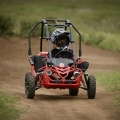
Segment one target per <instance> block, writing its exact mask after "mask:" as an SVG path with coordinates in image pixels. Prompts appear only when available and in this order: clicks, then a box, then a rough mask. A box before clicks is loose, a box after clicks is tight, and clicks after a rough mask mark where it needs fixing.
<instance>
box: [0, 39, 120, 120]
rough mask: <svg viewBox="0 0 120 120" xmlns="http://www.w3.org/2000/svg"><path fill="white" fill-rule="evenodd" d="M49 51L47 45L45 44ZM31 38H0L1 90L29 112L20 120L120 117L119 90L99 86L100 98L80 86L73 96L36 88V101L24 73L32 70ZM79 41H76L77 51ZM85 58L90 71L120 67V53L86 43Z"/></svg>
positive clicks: (35, 44) (35, 42) (118, 119)
mask: <svg viewBox="0 0 120 120" xmlns="http://www.w3.org/2000/svg"><path fill="white" fill-rule="evenodd" d="M32 44H33V48H34V51H33V53H36V54H37V53H38V51H39V46H38V45H39V41H38V38H36V39H35V38H33V40H32ZM44 46H45V47H44V50H45V51H46V50H47V48H46V44H44ZM27 49H28V45H27V39H20V38H11V39H2V38H0V63H1V65H0V90H2V91H5V92H7V93H9V94H11V95H13V96H15V97H16V99H17V103H18V105H17V107H18V108H20V109H23V110H24V111H25V112H24V113H23V114H22V115H21V117H20V120H61V119H62V120H73V119H74V120H120V115H119V113H117V112H116V111H115V109H116V108H115V107H114V106H113V105H112V106H111V105H110V104H112V102H114V97H115V96H116V94H117V93H110V92H106V91H105V90H104V89H103V88H102V87H101V86H97V93H96V98H95V99H93V100H89V99H87V92H86V91H84V90H82V89H80V91H79V94H78V96H76V97H71V96H69V95H68V90H59V89H55V90H53V89H45V88H41V89H39V90H37V91H36V96H35V98H34V99H33V100H30V99H27V98H26V95H25V92H24V76H25V73H26V72H29V71H30V65H29V62H28V60H27V59H28V55H27ZM77 50H78V44H77V43H76V51H77ZM82 51H83V56H82V58H83V59H85V60H87V61H89V63H90V67H89V69H88V71H87V72H88V73H89V74H93V75H95V74H97V73H102V72H104V73H105V72H106V73H107V72H109V71H112V70H118V69H120V53H115V52H110V51H105V50H101V49H98V48H93V47H90V46H87V45H85V44H83V46H82Z"/></svg>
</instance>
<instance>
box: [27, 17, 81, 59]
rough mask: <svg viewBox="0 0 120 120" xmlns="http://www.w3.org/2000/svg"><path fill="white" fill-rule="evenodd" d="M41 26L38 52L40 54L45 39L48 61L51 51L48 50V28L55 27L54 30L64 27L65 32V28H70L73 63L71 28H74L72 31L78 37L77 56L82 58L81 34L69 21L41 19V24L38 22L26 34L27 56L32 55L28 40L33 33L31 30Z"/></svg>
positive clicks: (49, 38)
mask: <svg viewBox="0 0 120 120" xmlns="http://www.w3.org/2000/svg"><path fill="white" fill-rule="evenodd" d="M49 22H55V24H50V23H49ZM60 22H62V23H64V24H59V23H60ZM39 24H42V26H41V34H40V52H42V41H43V39H46V40H47V41H48V50H49V55H50V59H51V49H50V40H51V37H50V35H49V26H52V27H56V28H61V27H64V29H65V30H67V28H68V27H69V28H70V42H71V44H72V48H73V56H74V61H75V50H74V39H73V33H72V28H74V30H75V31H76V32H77V33H78V35H79V56H80V57H81V56H82V51H81V34H80V32H79V31H78V30H77V29H76V28H75V26H74V25H73V24H72V23H70V22H69V20H50V19H47V20H45V19H42V21H41V22H38V23H36V24H35V25H34V27H33V28H32V29H31V30H30V32H29V34H28V55H32V52H31V40H30V35H31V33H32V32H33V30H34V29H35V28H36V27H37V26H38V25H39ZM45 27H46V37H43V31H44V29H45Z"/></svg>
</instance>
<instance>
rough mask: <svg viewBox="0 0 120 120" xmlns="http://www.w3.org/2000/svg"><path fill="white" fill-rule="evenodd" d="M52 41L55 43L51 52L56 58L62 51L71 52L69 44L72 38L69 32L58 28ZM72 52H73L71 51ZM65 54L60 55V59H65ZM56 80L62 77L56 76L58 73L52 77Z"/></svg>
mask: <svg viewBox="0 0 120 120" xmlns="http://www.w3.org/2000/svg"><path fill="white" fill-rule="evenodd" d="M51 40H52V43H53V49H52V51H51V55H52V57H53V58H54V57H55V55H56V54H57V53H58V52H60V51H62V50H69V47H68V46H69V42H70V38H69V32H67V31H66V30H64V29H61V28H58V29H56V30H55V31H53V33H52V35H51ZM69 51H71V50H69ZM64 56H66V55H64V54H59V56H58V57H63V58H64ZM51 76H52V77H53V78H54V79H56V80H59V79H60V77H59V76H58V75H57V74H56V73H52V75H51Z"/></svg>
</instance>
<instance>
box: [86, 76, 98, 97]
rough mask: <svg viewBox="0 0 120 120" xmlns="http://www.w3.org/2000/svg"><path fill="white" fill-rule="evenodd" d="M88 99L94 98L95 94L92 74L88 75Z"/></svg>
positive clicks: (94, 81)
mask: <svg viewBox="0 0 120 120" xmlns="http://www.w3.org/2000/svg"><path fill="white" fill-rule="evenodd" d="M87 86H88V90H87V93H88V99H94V98H95V95H96V79H95V77H94V76H93V75H91V76H89V77H88V83H87Z"/></svg>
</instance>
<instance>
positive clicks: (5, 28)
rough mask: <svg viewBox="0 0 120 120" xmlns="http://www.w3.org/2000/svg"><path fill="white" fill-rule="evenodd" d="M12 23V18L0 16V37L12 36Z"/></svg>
mask: <svg viewBox="0 0 120 120" xmlns="http://www.w3.org/2000/svg"><path fill="white" fill-rule="evenodd" d="M12 28H13V21H12V17H11V16H8V15H1V14H0V35H1V36H3V35H12Z"/></svg>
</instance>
